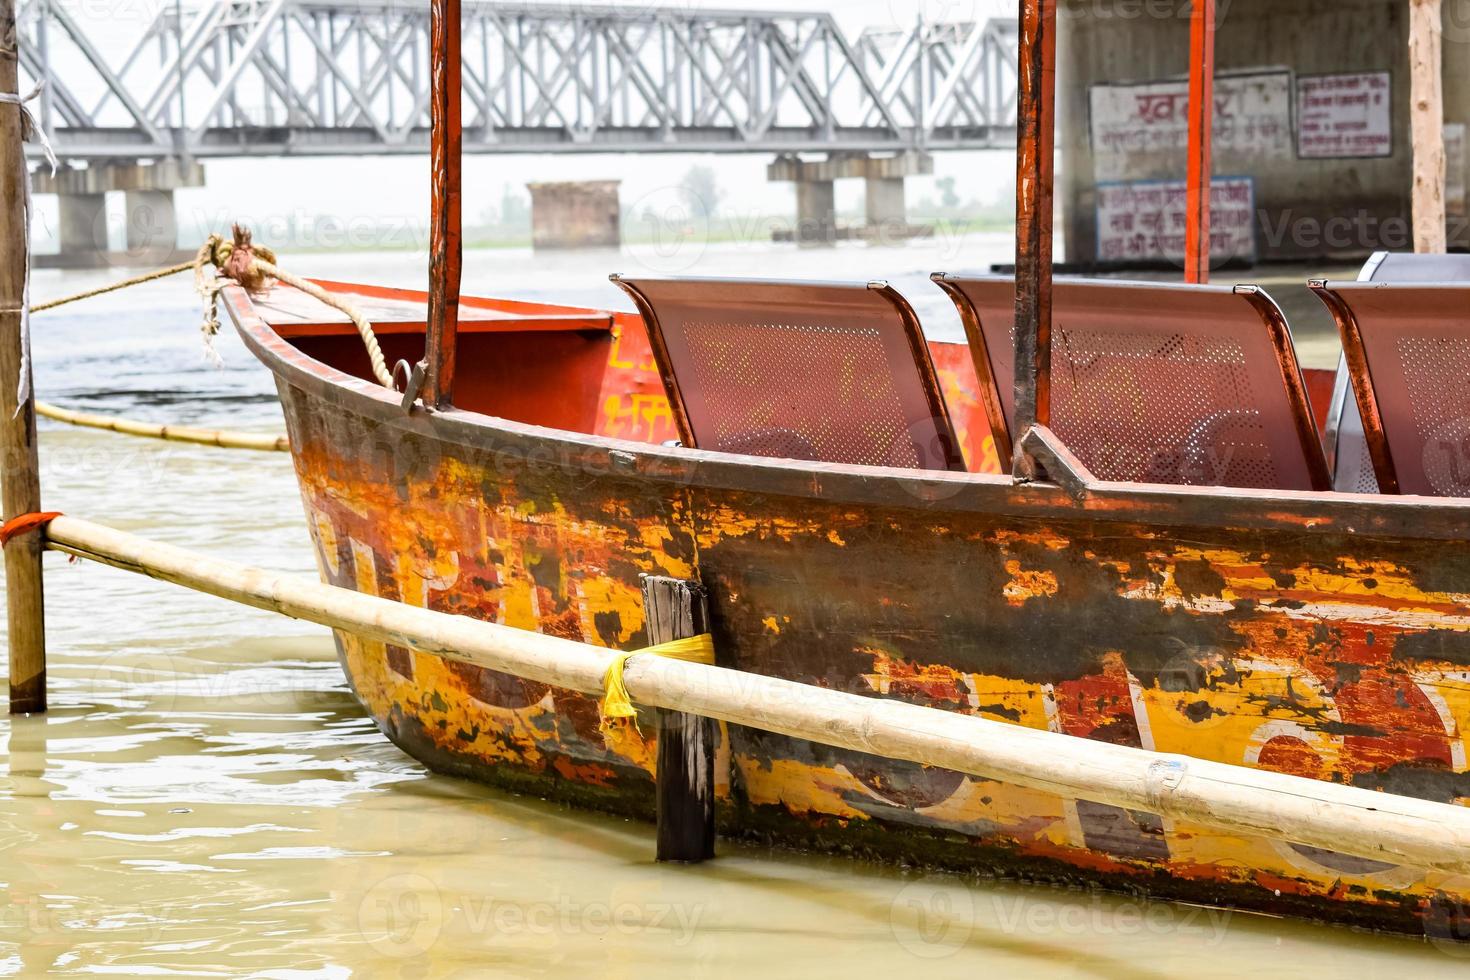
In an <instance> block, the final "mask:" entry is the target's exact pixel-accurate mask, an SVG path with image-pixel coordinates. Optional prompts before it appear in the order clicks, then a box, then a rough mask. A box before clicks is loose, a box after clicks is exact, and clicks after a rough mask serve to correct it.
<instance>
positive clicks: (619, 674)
mask: <svg viewBox="0 0 1470 980" xmlns="http://www.w3.org/2000/svg"><path fill="white" fill-rule="evenodd" d="M644 654H653V655H654V656H656V657H668V658H669V659H670V660H682V661H684V662H685V663H687V664H705V665H707V666H710V667H713V666H714V664H715V639H714V637H712V636H710V635H709V634H708V633H701V634H699V635H698V636H691V637H689V638H688V639H685V640H670V641H669V642H668V643H660V644H658V645H657V646H651V647H645V648H644V649H642V650H630V651H628V652H627V653H620V654H618V655H617V656H616V657H614V658H613V662H612V664H611V665H610V666H609V667H608V668H607V673H606V674H604V675H603V678H602V726H601V728H602V731H603V732H607V731H609V730H610V729H611V728H612V723H613V720H614V719H617V718H632V719H634V722H633V725H634V727H637V725H638V722H637V718H638V709H637V708H635V707H633V701H632V699H631V698H629V697H628V687H627V685H626V684H624V683H623V670H624V668H625V667H627V665H628V658H630V657H639V656H642V655H644Z"/></svg>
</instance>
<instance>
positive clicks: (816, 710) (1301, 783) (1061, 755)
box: [46, 517, 1470, 874]
mask: <svg viewBox="0 0 1470 980" xmlns="http://www.w3.org/2000/svg"><path fill="white" fill-rule="evenodd" d="M46 539H47V546H48V547H51V548H54V549H55V550H58V551H62V552H65V553H67V554H71V555H76V556H78V557H81V558H91V559H93V560H95V561H99V562H102V563H104V564H107V565H111V566H113V567H116V568H122V569H126V570H128V571H132V572H136V573H139V574H142V575H147V576H150V577H152V578H155V579H159V580H161V581H165V582H172V583H175V584H177V585H182V586H184V587H186V588H190V589H194V590H196V591H200V592H205V593H208V594H210V595H215V596H219V597H221V598H225V599H229V600H231V601H233V602H239V603H243V604H244V605H248V606H254V607H256V608H259V609H268V610H271V611H273V612H278V613H281V614H282V615H285V616H290V617H293V618H295V619H303V620H307V621H309V622H313V623H319V624H321V625H323V626H330V627H333V628H335V629H342V630H346V631H347V632H350V633H355V634H357V635H359V636H362V637H364V638H367V639H370V640H377V641H381V642H384V643H391V644H396V645H398V646H404V647H411V648H413V649H415V650H420V651H422V652H424V653H427V654H431V655H434V656H439V657H444V658H447V659H450V660H457V661H461V662H463V663H469V664H474V665H476V666H479V667H484V668H487V669H489V670H498V671H502V672H504V673H508V674H514V675H516V676H517V677H524V678H528V679H530V680H536V681H541V682H542V683H546V684H551V685H554V686H556V687H563V688H569V689H571V690H574V691H582V692H584V693H600V691H601V687H602V681H603V676H604V674H605V673H606V671H607V668H608V666H609V664H610V663H611V660H612V654H611V653H610V652H609V651H606V650H603V649H600V648H597V647H592V646H589V645H587V644H583V643H577V642H575V641H572V640H565V639H561V638H559V637H554V636H544V635H542V634H539V633H531V632H526V631H523V630H517V629H512V628H510V627H507V626H500V625H497V624H494V623H486V622H481V621H479V620H474V619H469V618H467V617H464V616H450V615H447V614H444V613H437V612H433V611H431V610H428V609H421V608H418V607H414V606H407V605H403V604H401V603H396V602H391V601H389V600H387V599H381V598H378V597H377V596H369V595H363V594H361V593H357V592H352V591H350V590H347V589H342V588H337V587H334V586H329V585H322V584H320V583H317V582H313V581H308V580H305V579H300V578H294V577H292V576H286V575H277V574H274V573H271V572H267V571H265V570H263V569H259V568H250V567H248V566H245V565H241V564H238V563H236V562H231V561H225V560H222V559H218V558H210V557H207V556H205V555H200V554H197V553H195V552H190V551H186V550H184V549H182V548H176V547H173V546H171V545H166V544H160V543H157V542H151V541H147V540H145V539H143V538H139V537H137V536H135V535H131V534H126V533H123V532H120V531H115V530H112V529H111V528H107V527H103V526H101V525H98V524H92V523H90V522H88V521H83V520H79V519H77V518H71V517H58V518H57V519H56V520H55V521H53V522H52V523H51V525H50V527H49V528H48V529H47V531H46ZM624 680H625V682H626V683H627V687H628V691H629V693H630V694H631V695H632V697H633V698H634V699H635V700H636V701H638V702H639V703H641V704H644V705H648V706H651V707H657V708H667V709H669V710H673V711H682V712H686V713H689V714H697V715H703V716H704V717H706V718H714V719H718V720H722V721H726V722H729V723H731V724H738V725H745V726H747V727H750V728H758V729H762V730H764V731H768V732H776V733H778V734H782V735H788V736H791V737H793V738H800V739H806V740H808V741H812V742H820V743H822V744H824V745H832V746H836V747H839V748H845V749H852V750H854V751H858V752H865V753H868V754H870V755H878V756H884V757H886V758H891V759H903V760H907V761H910V762H917V763H920V764H923V765H930V766H938V767H941V768H944V769H953V770H956V771H958V772H963V773H969V774H971V775H975V776H981V777H984V778H988V779H995V780H999V781H1002V782H1007V783H1012V784H1015V785H1018V786H1026V787H1030V788H1033V789H1037V790H1041V791H1044V792H1048V793H1054V794H1056V795H1058V796H1061V797H1064V798H1082V799H1087V800H1091V801H1094V802H1097V803H1103V804H1109V805H1112V806H1120V807H1124V808H1126V809H1129V810H1142V811H1147V812H1150V813H1156V814H1160V815H1163V816H1166V817H1169V818H1171V819H1174V820H1180V821H1184V822H1187V823H1191V824H1194V825H1196V826H1199V827H1204V828H1210V829H1212V830H1214V831H1216V832H1220V833H1225V834H1238V835H1245V836H1260V837H1266V838H1273V839H1283V840H1288V841H1292V842H1294V843H1297V844H1304V845H1306V846H1309V847H1321V848H1327V849H1331V850H1335V851H1343V852H1346V853H1350V854H1356V855H1360V856H1362V857H1369V858H1374V859H1377V860H1382V861H1390V862H1393V863H1397V864H1407V865H1411V866H1414V867H1419V868H1433V869H1437V870H1441V871H1445V872H1449V873H1455V874H1465V873H1470V808H1467V807H1458V806H1451V805H1448V804H1444V803H1432V802H1428V801H1425V800H1418V799H1412V798H1410V797H1404V796H1395V795H1391V794H1388V793H1378V792H1373V791H1371V790H1364V789H1358V788H1356V787H1351V786H1343V785H1339V784H1335V783H1328V782H1319V781H1317V780H1312V779H1305V778H1302V777H1299V776H1288V775H1284V774H1281V773H1275V772H1266V771H1261V770H1256V769H1247V768H1244V767H1241V766H1229V765H1224V764H1221V763H1218V762H1207V761H1203V760H1200V759H1190V758H1186V757H1182V756H1171V755H1164V754H1162V753H1157V752H1148V751H1145V750H1143V749H1134V748H1128V747H1125V746H1120V745H1110V744H1107V743H1104V742H1093V741H1089V740H1086V739H1079V738H1074V737H1072V736H1068V735H1061V734H1058V733H1055V732H1048V731H1038V730H1034V729H1029V728H1022V727H1020V726H1017V725H1008V724H1005V723H1003V722H996V721H990V720H987V719H984V718H978V717H975V716H973V715H964V714H959V713H957V712H951V711H941V710H938V709H935V708H926V707H921V706H918V705H911V704H904V703H902V702H899V701H890V700H885V699H880V698H865V697H861V696H858V695H854V694H845V693H842V692H839V691H832V690H828V689H826V688H820V687H815V686H811V685H805V684H797V683H793V682H791V681H785V680H780V679H778V678H774V677H764V676H761V675H758V674H749V673H744V672H741V671H734V670H727V669H724V668H721V667H707V666H703V665H700V664H687V663H682V662H679V661H674V660H668V659H665V658H662V657H657V656H645V657H634V658H632V660H630V661H629V662H628V665H627V669H626V671H625V672H624Z"/></svg>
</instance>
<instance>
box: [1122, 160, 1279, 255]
mask: <svg viewBox="0 0 1470 980" xmlns="http://www.w3.org/2000/svg"><path fill="white" fill-rule="evenodd" d="M1186 213H1187V212H1186V207H1185V185H1184V181H1182V180H1136V181H1122V182H1117V183H1109V184H1099V185H1098V187H1097V258H1098V261H1099V262H1160V261H1165V262H1179V263H1181V264H1182V263H1183V261H1184V232H1185V224H1186V220H1187V219H1186ZM1255 214H1256V194H1255V182H1254V181H1253V180H1252V179H1251V178H1249V177H1217V178H1215V179H1214V180H1213V181H1211V182H1210V260H1211V262H1212V263H1218V262H1224V261H1228V260H1231V259H1237V260H1245V261H1248V262H1254V261H1255V259H1256V234H1255V227H1256V221H1255Z"/></svg>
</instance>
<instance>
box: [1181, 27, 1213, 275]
mask: <svg viewBox="0 0 1470 980" xmlns="http://www.w3.org/2000/svg"><path fill="white" fill-rule="evenodd" d="M1214 125H1215V0H1193V3H1192V12H1191V14H1190V24H1189V172H1188V176H1187V178H1186V182H1185V183H1186V191H1185V193H1186V197H1187V200H1186V208H1187V211H1188V213H1187V215H1186V218H1185V231H1184V281H1185V282H1209V281H1210V176H1211V172H1212V170H1213V161H1212V154H1213V147H1212V140H1213V136H1214V133H1213V129H1214Z"/></svg>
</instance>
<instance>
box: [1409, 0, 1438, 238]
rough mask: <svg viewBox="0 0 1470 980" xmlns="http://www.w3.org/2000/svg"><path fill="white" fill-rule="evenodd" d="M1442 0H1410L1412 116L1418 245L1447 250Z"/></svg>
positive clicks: (1410, 116) (1414, 209)
mask: <svg viewBox="0 0 1470 980" xmlns="http://www.w3.org/2000/svg"><path fill="white" fill-rule="evenodd" d="M1442 16H1443V14H1442V12H1441V9H1440V0H1409V88H1410V92H1409V108H1410V112H1409V119H1410V131H1411V134H1412V139H1413V144H1414V195H1413V197H1414V200H1413V213H1414V251H1416V252H1421V253H1423V252H1428V253H1433V254H1441V253H1443V252H1445V251H1446V248H1447V241H1446V234H1445V202H1444V190H1445V158H1444V70H1443V67H1442V65H1443V50H1442V33H1443V21H1442V19H1441V18H1442Z"/></svg>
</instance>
